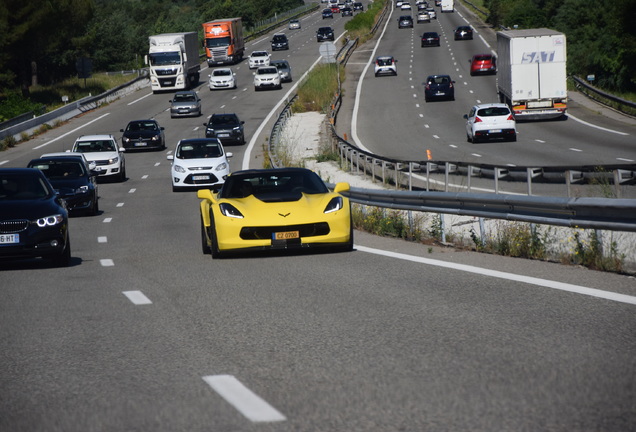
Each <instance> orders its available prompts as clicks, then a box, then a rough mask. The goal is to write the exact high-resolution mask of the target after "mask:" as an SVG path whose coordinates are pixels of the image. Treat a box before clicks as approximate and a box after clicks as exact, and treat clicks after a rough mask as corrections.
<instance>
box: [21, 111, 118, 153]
mask: <svg viewBox="0 0 636 432" xmlns="http://www.w3.org/2000/svg"><path fill="white" fill-rule="evenodd" d="M107 115H110V113H106V114H104V115H101V116H99V117H97V118H96V119H95V120H91V121H89V122H88V123H84V124H83V125H82V126H80V127H76V128H75V129H73V130H71V131H68V132H66V133H65V134H64V135H60V136H59V137H57V138H54V139H52V140H51V141H47V142H45V143H44V144H40V145H39V146H37V147H33V150H38V149H41V148H42V147H44V146H47V145H49V144H51V143H52V142H55V141H57V140H59V139H62V138H64V137H65V136H66V135H70V134H72V133H73V132H75V131H78V130H80V129H82V128H84V127H86V126H88V125H89V124H91V123H95V122H96V121H97V120H101V119H103V118H104V117H106V116H107Z"/></svg>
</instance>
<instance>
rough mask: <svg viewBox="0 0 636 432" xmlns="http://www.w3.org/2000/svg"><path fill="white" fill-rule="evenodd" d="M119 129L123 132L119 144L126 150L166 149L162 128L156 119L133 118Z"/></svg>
mask: <svg viewBox="0 0 636 432" xmlns="http://www.w3.org/2000/svg"><path fill="white" fill-rule="evenodd" d="M119 131H120V132H123V135H122V136H121V145H122V147H124V148H125V149H126V150H146V149H154V150H165V149H166V136H165V133H164V132H163V131H164V128H163V127H161V126H159V123H157V121H156V120H133V121H131V122H128V125H127V126H126V129H120V130H119Z"/></svg>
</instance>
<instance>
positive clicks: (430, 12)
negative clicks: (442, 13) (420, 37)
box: [424, 7, 437, 19]
mask: <svg viewBox="0 0 636 432" xmlns="http://www.w3.org/2000/svg"><path fill="white" fill-rule="evenodd" d="M424 10H425V11H426V12H428V16H429V17H431V19H437V12H435V9H433V8H432V7H427V8H426V9H424Z"/></svg>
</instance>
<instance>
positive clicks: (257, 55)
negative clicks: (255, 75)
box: [247, 50, 271, 69]
mask: <svg viewBox="0 0 636 432" xmlns="http://www.w3.org/2000/svg"><path fill="white" fill-rule="evenodd" d="M270 57H271V54H270V53H268V52H267V51H264V50H259V51H253V52H252V54H250V56H249V57H248V58H247V60H248V66H249V68H250V69H256V68H259V67H261V66H269V59H270Z"/></svg>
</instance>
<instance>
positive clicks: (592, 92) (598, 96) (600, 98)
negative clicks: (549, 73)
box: [572, 76, 636, 112]
mask: <svg viewBox="0 0 636 432" xmlns="http://www.w3.org/2000/svg"><path fill="white" fill-rule="evenodd" d="M572 79H573V80H574V82H575V85H576V88H577V89H578V90H579V91H580V92H581V93H583V94H584V95H585V96H587V97H589V98H590V99H592V100H595V101H596V102H599V103H601V104H603V105H606V106H610V105H609V104H608V101H610V102H613V103H614V104H615V105H617V107H618V108H619V111H621V112H623V110H620V107H621V106H625V107H629V108H631V110H632V112H636V102H633V101H630V100H627V99H623V98H621V97H618V96H615V95H613V94H610V93H607V92H604V91H603V90H601V89H598V88H596V87H594V86H592V85H590V84H588V83H587V82H586V81H585V80H583V79H582V78H579V77H577V76H572ZM612 108H616V107H612Z"/></svg>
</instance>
